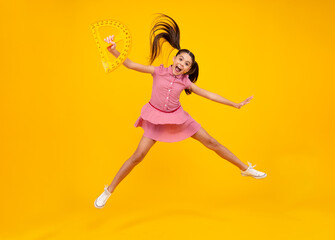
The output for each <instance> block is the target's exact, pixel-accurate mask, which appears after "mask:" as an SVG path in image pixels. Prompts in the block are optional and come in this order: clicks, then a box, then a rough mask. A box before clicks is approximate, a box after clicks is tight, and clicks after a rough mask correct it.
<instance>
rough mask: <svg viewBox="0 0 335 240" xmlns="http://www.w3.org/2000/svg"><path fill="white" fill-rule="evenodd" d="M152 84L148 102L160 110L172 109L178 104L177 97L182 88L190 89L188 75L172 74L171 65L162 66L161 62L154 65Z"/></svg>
mask: <svg viewBox="0 0 335 240" xmlns="http://www.w3.org/2000/svg"><path fill="white" fill-rule="evenodd" d="M152 76H153V85H152V94H151V99H150V103H151V104H152V105H153V106H155V107H156V108H158V109H160V110H162V111H173V110H174V109H177V108H178V107H179V106H180V102H179V97H180V94H181V92H182V91H183V90H184V89H190V87H191V83H192V82H191V80H190V79H189V77H188V75H185V74H182V75H178V76H174V75H173V72H172V66H170V67H168V68H164V66H163V64H161V65H160V66H158V67H155V71H154V73H153V74H152Z"/></svg>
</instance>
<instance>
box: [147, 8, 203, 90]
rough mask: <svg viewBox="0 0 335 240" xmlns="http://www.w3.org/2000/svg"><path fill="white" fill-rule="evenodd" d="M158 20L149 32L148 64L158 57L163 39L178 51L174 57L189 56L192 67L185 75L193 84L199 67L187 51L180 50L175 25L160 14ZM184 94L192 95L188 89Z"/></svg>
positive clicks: (177, 28)
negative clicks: (186, 54) (183, 54)
mask: <svg viewBox="0 0 335 240" xmlns="http://www.w3.org/2000/svg"><path fill="white" fill-rule="evenodd" d="M158 18H162V20H160V21H158V22H156V24H155V25H154V26H153V28H152V29H151V32H150V50H151V52H150V64H152V63H153V62H154V60H155V59H156V58H157V57H158V56H159V54H160V52H161V48H162V44H163V43H160V40H161V39H163V41H164V40H165V41H167V42H168V43H170V45H171V46H172V47H173V48H175V49H177V50H179V51H178V53H177V54H176V56H178V55H179V54H180V53H182V52H186V53H188V54H189V55H190V57H191V58H192V66H191V69H190V71H188V73H187V74H188V75H189V79H190V80H191V82H193V83H195V82H196V81H197V79H198V75H199V66H198V63H197V62H196V61H195V56H194V54H193V53H192V52H190V51H189V50H187V49H180V31H179V27H178V25H177V23H176V22H175V21H174V20H173V19H172V18H171V17H169V16H167V15H165V14H161V15H160V16H159V17H158ZM157 32H159V33H157ZM185 92H186V94H187V95H189V94H191V93H192V91H191V90H189V89H185Z"/></svg>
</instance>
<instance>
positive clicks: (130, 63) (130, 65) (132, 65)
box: [123, 59, 134, 69]
mask: <svg viewBox="0 0 335 240" xmlns="http://www.w3.org/2000/svg"><path fill="white" fill-rule="evenodd" d="M123 65H124V66H125V67H126V68H129V69H134V64H133V62H132V61H130V60H129V59H126V60H125V61H124V62H123Z"/></svg>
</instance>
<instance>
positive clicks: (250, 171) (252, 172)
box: [241, 162, 267, 179]
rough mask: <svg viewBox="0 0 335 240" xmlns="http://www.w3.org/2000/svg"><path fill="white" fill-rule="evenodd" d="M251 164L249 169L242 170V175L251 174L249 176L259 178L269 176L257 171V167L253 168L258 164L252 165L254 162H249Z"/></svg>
mask: <svg viewBox="0 0 335 240" xmlns="http://www.w3.org/2000/svg"><path fill="white" fill-rule="evenodd" d="M248 164H249V167H248V169H247V170H245V171H242V170H241V174H242V176H247V177H248V176H249V177H253V178H257V179H260V178H265V177H266V176H267V174H266V173H263V172H260V171H257V170H255V169H253V168H254V167H255V166H256V165H254V166H252V164H251V163H250V162H248Z"/></svg>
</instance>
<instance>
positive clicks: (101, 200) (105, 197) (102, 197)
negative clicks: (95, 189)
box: [94, 185, 112, 208]
mask: <svg viewBox="0 0 335 240" xmlns="http://www.w3.org/2000/svg"><path fill="white" fill-rule="evenodd" d="M107 187H108V186H107V185H106V186H105V191H104V192H103V193H101V195H100V196H99V197H98V198H97V199H95V201H94V206H95V207H96V208H103V207H104V206H105V204H106V202H107V200H108V198H109V197H110V196H111V195H112V194H111V193H110V192H109V191H108V190H107Z"/></svg>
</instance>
